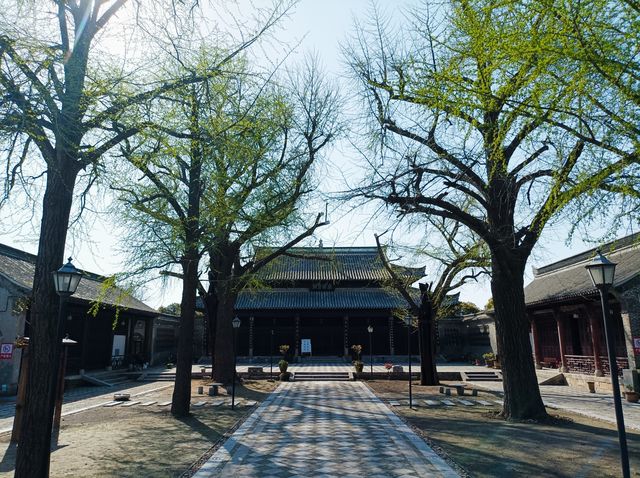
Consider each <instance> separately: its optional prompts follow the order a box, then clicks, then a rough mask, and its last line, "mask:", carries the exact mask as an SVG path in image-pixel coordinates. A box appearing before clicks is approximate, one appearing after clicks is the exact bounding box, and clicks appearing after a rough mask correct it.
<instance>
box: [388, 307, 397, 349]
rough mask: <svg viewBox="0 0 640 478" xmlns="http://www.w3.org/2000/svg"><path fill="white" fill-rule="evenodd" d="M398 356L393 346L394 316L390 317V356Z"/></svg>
mask: <svg viewBox="0 0 640 478" xmlns="http://www.w3.org/2000/svg"><path fill="white" fill-rule="evenodd" d="M395 354H396V349H395V347H394V344H393V316H391V317H389V355H391V356H393V355H395Z"/></svg>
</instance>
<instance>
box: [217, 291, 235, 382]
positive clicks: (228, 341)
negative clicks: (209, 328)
mask: <svg viewBox="0 0 640 478" xmlns="http://www.w3.org/2000/svg"><path fill="white" fill-rule="evenodd" d="M225 289H226V287H221V288H220V290H225ZM236 297H237V294H236V293H234V292H233V291H231V290H230V291H229V292H228V293H226V294H224V295H223V296H222V297H221V296H218V313H217V318H216V319H217V320H216V345H215V350H216V354H215V356H214V363H213V379H214V380H215V381H216V382H220V383H231V382H232V381H233V325H232V324H231V321H232V320H233V313H234V308H235V303H236Z"/></svg>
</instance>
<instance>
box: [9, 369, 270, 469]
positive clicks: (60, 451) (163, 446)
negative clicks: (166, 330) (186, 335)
mask: <svg viewBox="0 0 640 478" xmlns="http://www.w3.org/2000/svg"><path fill="white" fill-rule="evenodd" d="M203 383H206V382H201V381H195V380H194V381H193V387H192V400H191V401H192V403H197V402H198V401H211V400H214V399H217V398H228V397H227V396H226V392H225V390H224V389H221V395H220V397H208V396H207V395H198V394H197V393H196V390H197V387H198V386H199V385H202V384H203ZM276 386H277V383H275V382H268V381H255V382H245V383H244V384H243V385H242V386H236V400H238V399H239V400H256V401H261V400H263V399H264V398H266V396H267V395H268V394H269V393H270V392H271V391H272V390H273V389H274V388H275V387H276ZM205 393H206V386H205ZM229 393H230V391H229ZM171 394H172V388H168V389H165V390H161V391H158V392H153V393H150V394H148V395H144V396H142V397H136V398H135V400H141V401H142V402H145V401H151V400H157V401H158V402H160V403H161V402H163V401H168V400H171ZM250 410H251V409H250V408H244V407H241V408H237V409H236V410H231V409H230V408H229V407H225V406H221V407H206V406H205V407H202V408H198V407H195V408H194V407H192V408H191V412H192V416H190V417H188V418H185V419H175V418H173V417H172V416H171V413H170V411H169V407H158V406H157V405H151V406H149V407H140V406H139V405H135V406H133V407H130V408H126V407H122V406H121V405H120V406H117V407H114V408H105V407H99V408H96V409H93V410H89V411H86V412H81V413H78V414H75V415H69V416H67V417H63V421H62V429H61V433H60V440H59V445H58V448H57V449H56V450H55V451H54V452H53V453H52V455H51V477H77V476H93V477H132V478H133V477H136V478H137V477H175V476H180V475H181V474H182V473H183V472H184V471H185V470H186V469H187V468H188V467H189V466H190V465H191V464H192V463H193V462H195V461H196V460H197V459H198V458H199V457H200V456H201V455H202V454H203V453H205V452H206V451H207V450H209V449H210V448H211V446H212V445H213V444H214V443H215V442H217V441H218V440H219V439H221V438H223V437H224V434H225V433H226V432H227V431H229V430H230V429H232V428H233V427H234V426H235V425H236V424H237V423H238V421H239V420H241V419H243V418H244V417H245V416H246V415H247V413H249V411H250ZM9 438H10V437H9V435H4V436H2V437H0V455H2V460H1V461H0V476H1V477H9V476H13V463H14V460H15V449H14V447H12V446H10V445H9V443H8V441H9Z"/></svg>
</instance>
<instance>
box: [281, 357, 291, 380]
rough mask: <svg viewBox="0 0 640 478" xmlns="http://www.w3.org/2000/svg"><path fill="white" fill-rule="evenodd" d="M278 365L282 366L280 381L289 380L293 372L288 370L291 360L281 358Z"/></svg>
mask: <svg viewBox="0 0 640 478" xmlns="http://www.w3.org/2000/svg"><path fill="white" fill-rule="evenodd" d="M278 367H279V368H280V381H281V382H288V381H289V379H290V378H291V372H287V369H288V368H289V362H287V361H286V360H285V359H282V360H280V362H278Z"/></svg>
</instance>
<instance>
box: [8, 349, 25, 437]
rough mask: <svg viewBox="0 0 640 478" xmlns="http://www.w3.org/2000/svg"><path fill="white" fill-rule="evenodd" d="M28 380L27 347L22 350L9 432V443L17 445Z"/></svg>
mask: <svg viewBox="0 0 640 478" xmlns="http://www.w3.org/2000/svg"><path fill="white" fill-rule="evenodd" d="M28 380H29V347H28V346H25V347H23V348H22V357H21V361H20V376H19V377H18V395H17V397H16V412H15V416H14V418H13V430H12V432H11V442H12V443H17V442H18V440H19V439H20V429H21V428H22V416H23V415H24V407H25V405H26V398H27V381H28Z"/></svg>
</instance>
